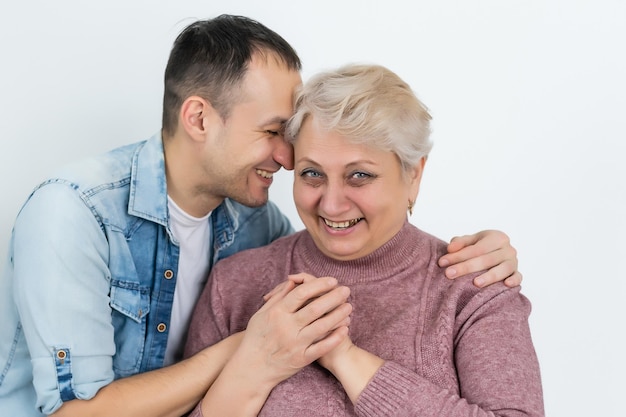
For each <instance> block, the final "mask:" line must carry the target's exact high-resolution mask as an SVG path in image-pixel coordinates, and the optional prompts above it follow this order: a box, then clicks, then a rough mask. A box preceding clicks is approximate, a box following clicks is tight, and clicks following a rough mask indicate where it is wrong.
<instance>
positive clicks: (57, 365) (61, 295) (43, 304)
mask: <svg viewBox="0 0 626 417" xmlns="http://www.w3.org/2000/svg"><path fill="white" fill-rule="evenodd" d="M108 256H109V250H108V244H107V239H106V236H105V234H104V232H103V230H102V228H101V227H100V224H99V222H98V221H97V219H96V217H95V215H94V213H92V211H91V209H90V208H89V206H88V205H87V204H86V203H85V201H83V199H82V196H81V194H80V193H79V192H78V191H77V190H75V189H74V187H73V186H72V185H71V184H67V183H62V182H53V183H48V184H46V185H43V186H42V187H41V188H39V189H38V190H37V191H36V192H35V193H34V194H33V195H32V196H31V198H30V199H29V201H28V202H27V203H26V204H25V206H24V207H23V208H22V210H21V212H20V214H19V215H18V218H17V220H16V223H15V227H14V257H13V263H14V283H15V286H14V291H15V293H14V298H15V302H16V305H17V308H18V312H19V316H20V320H21V323H22V327H23V330H24V335H25V337H26V341H27V344H28V349H29V352H30V356H31V360H32V365H33V385H34V387H35V390H36V393H37V407H39V408H40V410H41V411H42V412H43V413H44V414H46V415H47V414H51V413H53V412H54V411H56V410H57V409H58V408H59V407H60V406H61V404H62V402H64V401H69V400H72V399H74V398H78V399H90V398H92V397H93V396H95V395H96V393H97V391H98V390H99V389H100V388H101V387H103V386H105V385H107V384H109V383H110V382H111V381H112V380H113V376H114V374H113V370H112V357H113V354H114V353H115V344H114V332H113V326H112V323H111V309H110V307H109V283H110V274H109V270H108V267H107V265H108Z"/></svg>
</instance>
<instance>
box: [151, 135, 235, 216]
mask: <svg viewBox="0 0 626 417" xmlns="http://www.w3.org/2000/svg"><path fill="white" fill-rule="evenodd" d="M188 145H189V144H188V143H186V138H184V137H169V138H166V137H164V138H163V150H164V157H165V178H166V181H167V194H168V195H169V196H170V198H171V199H172V200H174V202H175V203H176V205H178V207H180V208H181V209H182V210H184V211H185V212H186V213H188V214H189V215H191V216H194V217H204V216H205V215H207V214H208V213H210V212H211V211H213V210H214V209H215V208H216V207H217V206H219V205H220V204H221V203H222V201H224V198H223V197H218V196H215V195H213V194H211V192H210V189H209V188H210V185H209V184H206V179H205V178H203V177H202V176H201V175H200V171H201V169H200V168H199V167H200V166H201V165H200V164H201V162H200V160H199V159H198V152H195V151H194V149H193V147H192V146H188ZM203 180H204V182H203Z"/></svg>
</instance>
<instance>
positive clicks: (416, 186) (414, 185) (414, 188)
mask: <svg viewBox="0 0 626 417" xmlns="http://www.w3.org/2000/svg"><path fill="white" fill-rule="evenodd" d="M426 158H427V157H426V156H423V157H422V159H420V161H419V162H418V163H417V165H415V166H414V167H413V168H411V170H410V171H409V181H410V184H411V186H410V193H411V196H410V199H411V201H412V202H414V203H415V200H416V199H417V195H418V194H419V190H420V183H421V182H422V175H423V174H424V166H425V165H426Z"/></svg>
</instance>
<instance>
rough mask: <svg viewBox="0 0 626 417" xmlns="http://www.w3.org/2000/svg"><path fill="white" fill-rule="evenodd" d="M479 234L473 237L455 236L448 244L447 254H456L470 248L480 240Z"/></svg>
mask: <svg viewBox="0 0 626 417" xmlns="http://www.w3.org/2000/svg"><path fill="white" fill-rule="evenodd" d="M480 237H481V236H480V232H479V233H476V234H473V235H465V236H455V237H453V238H452V239H451V240H450V243H449V244H448V252H451V253H452V252H457V251H459V250H461V249H463V248H465V247H467V246H471V245H473V244H475V243H476V242H478V241H479V240H480Z"/></svg>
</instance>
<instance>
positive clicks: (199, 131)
mask: <svg viewBox="0 0 626 417" xmlns="http://www.w3.org/2000/svg"><path fill="white" fill-rule="evenodd" d="M216 117H217V118H219V120H221V117H220V116H219V113H218V112H217V111H216V110H215V108H214V107H213V106H211V103H209V102H208V101H207V100H205V99H203V98H202V97H199V96H191V97H188V98H187V99H186V100H185V101H184V102H183V104H182V106H181V107H180V125H181V127H182V128H183V129H184V130H185V132H186V133H187V135H189V136H190V137H191V138H192V139H193V140H195V141H204V140H205V139H206V136H207V133H208V131H209V128H210V127H211V123H213V121H214V120H215V118H216Z"/></svg>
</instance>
